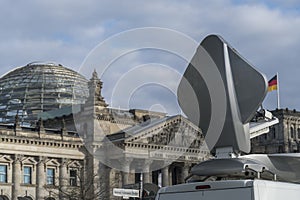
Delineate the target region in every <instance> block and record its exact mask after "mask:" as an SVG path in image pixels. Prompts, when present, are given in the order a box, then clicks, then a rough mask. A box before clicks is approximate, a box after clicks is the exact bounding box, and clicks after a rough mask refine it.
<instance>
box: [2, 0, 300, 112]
mask: <svg viewBox="0 0 300 200" xmlns="http://www.w3.org/2000/svg"><path fill="white" fill-rule="evenodd" d="M0 10H1V12H0V26H1V31H0V58H1V59H0V66H1V68H0V75H4V74H5V73H7V72H8V71H10V70H12V69H14V68H16V67H19V66H25V65H26V64H28V63H30V62H33V61H47V62H48V61H51V62H55V63H60V64H62V65H64V66H66V67H69V68H72V69H74V70H76V71H78V72H80V73H82V74H84V75H85V76H87V78H90V77H89V76H91V75H89V74H91V72H92V70H94V69H96V70H97V72H98V73H99V74H100V78H101V80H103V82H104V85H103V96H104V98H105V99H106V100H107V102H108V103H109V104H110V105H111V106H113V107H119V108H121V109H127V108H142V109H149V110H159V111H163V112H166V113H169V114H175V113H179V112H180V108H179V106H178V104H177V100H176V91H175V90H176V86H177V84H178V81H179V79H180V74H182V73H183V72H184V69H185V68H186V66H187V60H186V59H184V58H182V57H180V55H179V56H178V55H176V53H175V54H174V52H173V51H171V50H169V49H167V51H166V49H160V48H142V49H138V50H134V51H126V52H125V53H123V54H120V53H122V51H118V50H120V49H122V48H127V47H128V45H129V46H130V45H131V46H132V45H133V46H134V45H135V44H136V43H139V42H140V41H139V42H137V41H138V40H139V38H140V37H141V36H139V35H138V34H137V36H136V35H135V33H136V31H133V32H130V30H144V28H145V27H156V28H157V29H158V30H159V29H161V30H162V31H161V32H164V31H166V30H167V33H171V32H172V33H174V37H172V36H170V37H168V36H166V34H165V35H162V36H157V37H156V38H159V40H158V42H161V43H164V42H166V41H171V43H169V44H168V45H169V46H170V48H172V47H171V46H172V45H174V46H176V48H181V47H182V49H184V48H187V47H189V46H187V45H186V44H187V43H188V42H185V41H186V40H190V42H192V41H194V42H195V43H196V44H199V43H200V42H201V41H202V40H203V39H204V38H205V37H206V36H207V35H209V34H219V35H221V36H222V37H223V38H224V39H225V40H226V41H228V42H229V43H230V44H231V45H232V46H233V47H234V48H235V49H236V50H237V51H239V53H240V54H241V55H243V57H245V58H246V59H247V60H248V61H249V62H250V63H252V64H253V66H255V67H256V68H257V69H258V70H259V71H261V72H263V73H264V74H265V75H266V77H267V79H271V78H272V77H273V76H274V75H275V74H276V73H277V72H278V73H279V82H280V101H281V107H282V108H286V107H288V108H289V109H297V110H300V93H299V88H298V85H299V84H300V80H299V74H300V68H299V66H298V65H299V63H300V54H299V53H300V3H299V1H297V0H285V1H280V0H270V1H269V0H265V1H258V0H251V1H250V0H249V1H247V0H245V1H238V0H223V1H216V0H203V1H199V0H187V1H180V0H165V1H160V0H152V1H140V0H131V1H111V0H101V1H99V0H85V1H82V0H52V1H40V0H27V1H22V0H15V1H11V0H2V1H0ZM146 30H147V28H146ZM128 31H129V33H131V34H130V38H129V39H128V40H126V41H127V43H126V42H124V41H125V40H124V39H126V38H128V37H129V36H128V35H126V34H127V33H128ZM124 33H125V34H124ZM170 35H172V34H170ZM178 35H180V37H179V38H181V39H178V38H177V36H178ZM118 36H121V37H123V40H121V42H119V41H118V40H117V39H118ZM153 36H156V35H155V33H153V34H149V33H148V34H146V35H144V36H142V38H143V39H147V38H148V37H153ZM176 38H177V39H176ZM105 41H111V44H114V45H115V48H114V49H109V48H107V49H106V50H105V51H97V49H98V48H99V47H100V48H103V47H105V45H104V44H105ZM125 43H126V45H127V46H126V47H124V44H125ZM191 46H193V48H194V47H195V46H194V45H191ZM118 48H119V49H118ZM193 48H192V47H191V52H193V50H195V49H193ZM116 49H117V52H115V53H116V55H117V57H114V59H113V61H112V62H111V63H110V64H109V67H106V68H105V71H104V72H103V71H102V69H103V66H98V65H100V64H99V63H95V64H94V66H93V64H91V65H88V66H87V65H85V64H86V63H88V62H87V61H88V60H89V58H90V56H91V55H92V54H93V53H95V52H96V55H97V58H99V59H100V60H101V59H104V58H106V57H108V54H109V53H108V52H111V51H115V50H116ZM187 51H188V50H187ZM99 71H100V72H99ZM132 72H134V73H132ZM133 80H137V81H133ZM140 80H144V81H140ZM145 80H147V81H145ZM128 88H130V89H128ZM124 90H126V92H124ZM263 105H264V107H266V108H267V109H270V110H273V109H275V108H276V92H270V93H268V94H267V97H266V99H265V101H264V103H263Z"/></svg>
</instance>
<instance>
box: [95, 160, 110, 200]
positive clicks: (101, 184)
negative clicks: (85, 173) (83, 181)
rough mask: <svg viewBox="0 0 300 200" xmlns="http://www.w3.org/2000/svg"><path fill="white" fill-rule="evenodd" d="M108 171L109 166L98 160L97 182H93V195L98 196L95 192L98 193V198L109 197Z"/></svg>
mask: <svg viewBox="0 0 300 200" xmlns="http://www.w3.org/2000/svg"><path fill="white" fill-rule="evenodd" d="M110 171H111V168H109V167H108V166H106V165H105V164H103V163H101V162H99V172H98V174H99V180H98V183H94V187H95V189H94V190H95V194H94V196H98V195H97V193H100V196H99V197H100V199H110V185H111V184H110V181H111V180H110ZM95 181H96V180H95Z"/></svg>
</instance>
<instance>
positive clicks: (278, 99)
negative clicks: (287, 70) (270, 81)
mask: <svg viewBox="0 0 300 200" xmlns="http://www.w3.org/2000/svg"><path fill="white" fill-rule="evenodd" d="M276 75H277V108H278V109H280V98H279V97H280V96H279V94H280V93H279V92H280V91H279V76H278V72H277V74H276Z"/></svg>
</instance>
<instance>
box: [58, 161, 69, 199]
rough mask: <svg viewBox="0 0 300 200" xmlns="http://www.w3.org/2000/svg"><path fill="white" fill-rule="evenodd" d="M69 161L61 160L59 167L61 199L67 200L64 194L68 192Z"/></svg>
mask: <svg viewBox="0 0 300 200" xmlns="http://www.w3.org/2000/svg"><path fill="white" fill-rule="evenodd" d="M67 163H68V159H64V158H62V159H61V163H60V166H59V185H60V188H61V191H60V193H59V199H65V197H64V195H63V192H64V191H65V190H66V188H67V186H68V181H69V179H68V169H67Z"/></svg>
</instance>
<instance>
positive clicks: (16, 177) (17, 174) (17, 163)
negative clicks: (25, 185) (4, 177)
mask: <svg viewBox="0 0 300 200" xmlns="http://www.w3.org/2000/svg"><path fill="white" fill-rule="evenodd" d="M21 172H22V171H21V156H20V155H15V160H14V162H13V175H12V176H13V178H12V183H13V186H12V200H18V195H21V194H20V192H21V191H20V184H21V177H22V173H21Z"/></svg>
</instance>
